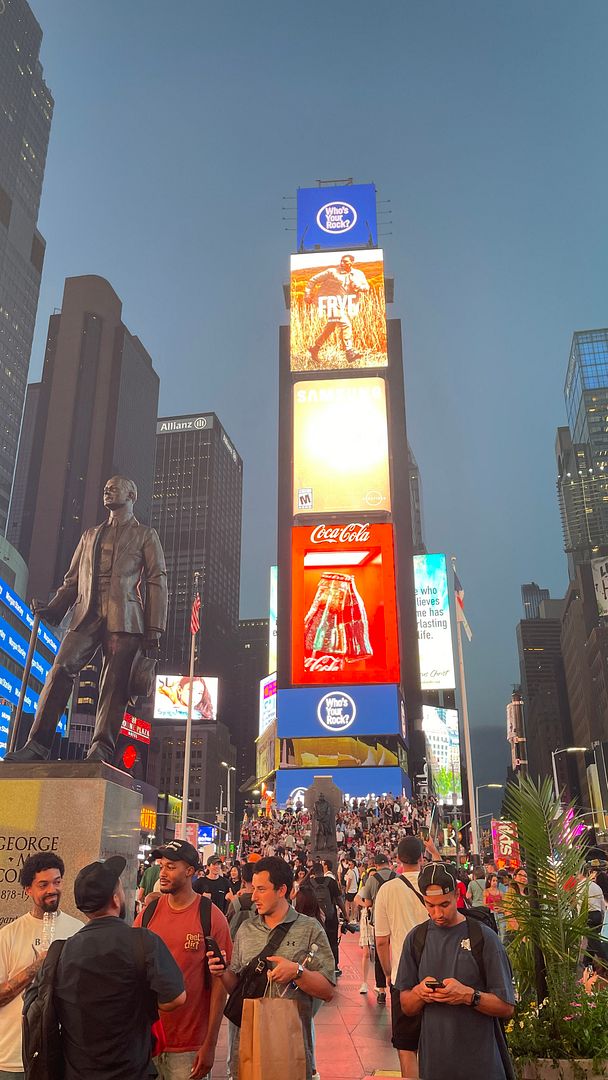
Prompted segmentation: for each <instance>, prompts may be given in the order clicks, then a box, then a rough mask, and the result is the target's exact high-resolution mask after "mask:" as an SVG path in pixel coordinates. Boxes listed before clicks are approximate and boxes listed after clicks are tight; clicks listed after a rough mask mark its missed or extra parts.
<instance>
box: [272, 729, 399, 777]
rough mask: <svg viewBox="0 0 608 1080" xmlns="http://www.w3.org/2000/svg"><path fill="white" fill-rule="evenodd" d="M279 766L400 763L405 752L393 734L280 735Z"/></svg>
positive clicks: (313, 767) (369, 766) (362, 765)
mask: <svg viewBox="0 0 608 1080" xmlns="http://www.w3.org/2000/svg"><path fill="white" fill-rule="evenodd" d="M277 749H278V761H277V763H276V767H277V768H280V769H301V768H304V769H316V768H317V766H318V765H321V766H324V767H326V768H334V769H348V768H353V769H355V768H359V767H364V768H366V767H367V768H374V767H375V766H376V765H401V767H402V768H403V763H404V760H405V752H404V750H403V748H402V747H401V745H400V743H399V740H398V739H397V736H396V735H394V736H391V735H384V736H383V737H382V738H378V737H377V736H374V735H364V736H359V738H354V737H353V738H349V737H348V735H343V736H342V737H340V736H336V737H335V738H334V737H332V736H330V735H329V736H328V737H327V738H325V739H280V740H279V741H278V743H277Z"/></svg>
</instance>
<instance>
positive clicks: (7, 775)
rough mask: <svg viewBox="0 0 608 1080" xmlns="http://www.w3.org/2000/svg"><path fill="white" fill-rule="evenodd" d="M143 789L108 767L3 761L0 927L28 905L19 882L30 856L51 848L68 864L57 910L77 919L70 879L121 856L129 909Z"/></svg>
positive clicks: (0, 783) (0, 776)
mask: <svg viewBox="0 0 608 1080" xmlns="http://www.w3.org/2000/svg"><path fill="white" fill-rule="evenodd" d="M141 803H142V797H141V794H140V793H139V792H137V791H134V790H133V780H132V778H131V777H130V776H128V775H127V774H126V773H123V772H121V771H120V770H119V769H114V768H113V767H112V766H111V765H103V764H97V763H95V764H93V763H91V764H90V765H88V764H86V763H85V762H62V761H50V762H43V763H39V764H37V765H17V764H14V765H0V926H3V925H4V924H5V923H7V922H11V921H12V920H13V919H15V918H17V917H18V916H19V915H23V914H24V912H26V911H27V910H29V907H30V901H29V899H28V897H27V896H26V894H25V893H24V891H23V889H22V888H21V886H20V885H19V871H20V869H21V867H22V866H23V863H24V862H25V859H26V858H27V856H28V855H32V854H35V853H36V852H40V851H43V852H45V851H53V852H56V853H57V854H58V855H60V856H61V858H62V859H63V861H64V863H65V878H64V884H63V892H62V899H61V909H62V911H66V912H67V913H68V914H69V915H75V916H77V917H79V918H82V915H80V913H79V912H78V911H77V909H76V906H75V904H74V888H73V887H74V878H75V877H76V874H77V873H78V871H79V870H81V869H82V867H83V866H86V865H87V863H91V862H95V861H96V860H97V859H107V858H109V856H110V855H122V856H124V858H125V859H126V860H127V866H126V869H125V872H124V874H123V875H122V878H121V880H122V882H123V884H124V887H125V892H126V895H127V912H128V913H129V915H130V914H131V912H132V911H133V906H134V900H135V887H136V875H137V852H138V848H139V842H140V813H141Z"/></svg>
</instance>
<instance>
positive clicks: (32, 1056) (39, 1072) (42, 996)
mask: <svg viewBox="0 0 608 1080" xmlns="http://www.w3.org/2000/svg"><path fill="white" fill-rule="evenodd" d="M64 945H65V941H53V942H52V944H51V946H50V948H49V951H48V953H47V955H46V959H45V961H44V964H43V965H42V967H41V968H40V971H39V972H38V975H37V976H36V978H35V979H34V982H33V983H32V985H31V986H29V987H28V988H27V990H26V991H25V994H24V995H23V1020H22V1041H23V1069H24V1073H25V1077H26V1080H63V1074H64V1058H63V1046H62V1044H61V1026H60V1023H59V1017H58V1016H57V1012H56V1009H55V1002H54V1001H53V987H54V983H55V976H56V974H57V965H58V964H59V960H60V958H61V953H62V951H63V946H64Z"/></svg>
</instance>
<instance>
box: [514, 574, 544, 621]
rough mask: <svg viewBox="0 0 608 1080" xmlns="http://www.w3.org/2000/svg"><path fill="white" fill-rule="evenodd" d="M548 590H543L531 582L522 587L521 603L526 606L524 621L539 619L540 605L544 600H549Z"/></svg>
mask: <svg viewBox="0 0 608 1080" xmlns="http://www.w3.org/2000/svg"><path fill="white" fill-rule="evenodd" d="M549 599H550V593H549V590H548V589H541V587H540V585H537V584H536V582H535V581H529V582H527V584H526V585H522V587H521V602H522V604H523V606H524V619H539V618H540V605H541V602H542V601H543V600H549Z"/></svg>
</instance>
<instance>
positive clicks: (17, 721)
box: [7, 612, 40, 754]
mask: <svg viewBox="0 0 608 1080" xmlns="http://www.w3.org/2000/svg"><path fill="white" fill-rule="evenodd" d="M39 626H40V615H39V613H38V612H35V613H34V622H33V623H32V632H31V634H30V643H29V646H28V650H27V656H26V659H25V665H24V668H23V675H22V677H21V689H20V691H19V701H18V702H17V711H16V712H15V715H14V717H13V726H12V728H11V734H10V739H9V744H8V750H7V753H9V754H11V753H12V752H13V750H15V748H16V746H17V737H18V735H19V727H20V725H21V714H22V712H23V702H24V701H25V692H26V690H27V684H28V682H29V677H30V671H31V669H32V660H33V659H34V649H35V648H36V642H37V640H38V627H39Z"/></svg>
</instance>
